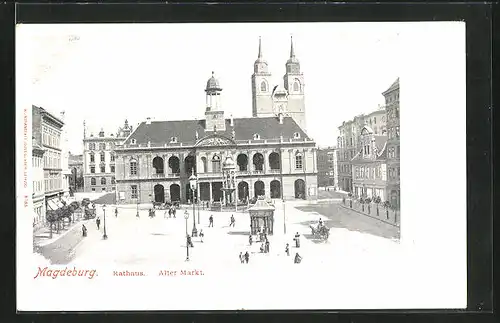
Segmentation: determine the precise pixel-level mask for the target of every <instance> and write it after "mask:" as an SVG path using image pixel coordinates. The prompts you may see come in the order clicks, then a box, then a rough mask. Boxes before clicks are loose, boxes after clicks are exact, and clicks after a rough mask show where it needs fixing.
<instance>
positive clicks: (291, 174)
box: [115, 44, 317, 204]
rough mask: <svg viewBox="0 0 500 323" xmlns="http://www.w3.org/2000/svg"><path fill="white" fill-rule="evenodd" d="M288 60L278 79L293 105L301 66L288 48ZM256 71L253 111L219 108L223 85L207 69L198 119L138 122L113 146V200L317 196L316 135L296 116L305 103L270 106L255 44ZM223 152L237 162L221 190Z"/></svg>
mask: <svg viewBox="0 0 500 323" xmlns="http://www.w3.org/2000/svg"><path fill="white" fill-rule="evenodd" d="M292 46H293V45H292ZM287 66H288V67H289V69H288V71H287V74H286V75H285V78H284V79H285V81H287V82H288V80H289V81H290V86H291V89H287V90H286V91H285V92H283V91H281V92H283V93H285V94H286V95H288V98H289V99H290V100H291V99H293V100H296V101H293V102H295V103H292V104H291V106H290V107H293V109H295V107H294V105H295V104H299V103H297V102H299V101H300V100H302V99H298V98H299V97H300V98H302V96H301V95H302V92H301V91H302V90H303V89H302V88H297V87H298V86H300V84H299V83H297V84H295V83H294V82H295V81H297V80H299V81H300V80H302V74H301V73H300V69H299V63H298V60H297V59H296V58H295V54H294V51H293V49H292V50H291V58H290V60H289V62H287ZM292 67H293V68H292ZM254 72H255V73H254V75H253V76H252V84H253V85H252V86H253V89H254V90H253V98H254V100H253V103H254V104H253V108H252V109H253V117H249V118H233V117H232V116H231V115H230V116H227V115H226V114H225V111H224V110H223V107H222V105H221V95H222V87H221V84H220V83H219V81H218V79H217V78H216V77H215V73H214V72H212V76H211V77H210V78H209V79H208V81H207V83H206V87H205V95H206V107H205V111H204V116H203V117H202V118H201V119H194V120H179V121H174V120H168V121H153V120H151V118H147V119H146V121H144V122H142V123H140V124H139V125H138V127H137V128H136V129H135V130H134V131H132V132H131V134H130V135H129V136H128V137H127V138H126V139H125V140H124V141H123V144H122V145H120V146H117V147H116V149H115V152H116V186H117V197H118V202H119V203H145V202H152V201H155V202H167V201H171V202H176V201H179V202H181V203H185V202H187V201H192V200H194V199H196V200H199V201H210V202H222V203H226V204H227V203H233V204H234V203H235V202H236V201H238V202H245V201H248V199H251V198H253V197H259V196H264V197H265V198H271V199H295V198H298V199H316V198H317V165H316V143H315V142H314V140H313V139H312V138H310V137H309V136H308V135H307V133H306V132H305V129H304V127H302V126H301V124H300V122H305V118H304V119H302V113H305V111H304V110H303V107H302V108H301V111H299V112H300V113H294V111H295V110H293V109H292V110H293V111H292V110H289V109H287V107H286V106H280V107H278V106H275V107H274V108H276V109H274V110H273V106H272V104H273V103H272V102H273V101H272V99H270V98H271V95H272V94H271V91H270V90H269V84H268V83H267V81H268V80H267V79H266V75H268V72H267V63H266V62H265V61H264V60H263V58H262V52H261V49H260V44H259V58H258V59H257V61H256V62H255V64H254ZM292 76H293V78H292ZM288 78H290V79H288ZM296 79H297V80H296ZM297 82H298V81H297ZM301 84H302V83H301ZM286 87H288V85H285V88H286ZM294 87H295V89H296V90H297V91H295V92H297V93H295V92H294ZM200 92H201V91H200ZM257 92H258V93H257ZM268 92H269V97H267V93H268ZM281 92H280V93H281ZM291 92H294V93H291ZM274 94H276V93H274ZM286 95H285V98H286V97H287V96H286ZM294 95H295V96H297V98H295V99H294V98H293V96H294ZM257 97H258V98H257ZM264 97H267V98H264ZM268 99H269V100H268ZM279 100H283V98H281V97H280V98H279ZM279 100H278V101H279ZM297 100H298V101H297ZM280 102H281V101H280ZM290 102H291V101H290ZM290 102H289V103H290ZM267 104H271V106H267ZM297 111H298V110H297ZM298 120H299V121H298ZM227 158H229V159H232V160H234V161H235V162H236V170H235V172H236V182H237V183H235V188H236V189H235V190H234V192H229V193H223V192H224V191H223V190H221V189H222V188H223V181H225V180H226V179H224V178H223V173H222V164H223V163H224V161H225V160H226V159H227ZM193 174H194V175H196V176H197V188H196V190H195V192H194V193H195V194H196V195H194V194H193V191H192V190H191V188H190V185H189V177H190V176H191V175H193Z"/></svg>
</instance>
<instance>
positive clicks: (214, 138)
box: [196, 135, 236, 147]
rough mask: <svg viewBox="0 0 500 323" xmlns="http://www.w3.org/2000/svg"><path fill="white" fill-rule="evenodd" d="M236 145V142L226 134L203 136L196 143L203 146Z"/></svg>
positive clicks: (197, 145)
mask: <svg viewBox="0 0 500 323" xmlns="http://www.w3.org/2000/svg"><path fill="white" fill-rule="evenodd" d="M233 145H236V143H235V142H234V141H233V140H231V139H229V138H227V137H224V136H219V135H210V136H207V137H204V138H201V139H200V140H198V142H197V143H196V147H201V146H233Z"/></svg>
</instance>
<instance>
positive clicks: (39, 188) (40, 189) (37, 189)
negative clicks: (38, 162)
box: [33, 180, 43, 193]
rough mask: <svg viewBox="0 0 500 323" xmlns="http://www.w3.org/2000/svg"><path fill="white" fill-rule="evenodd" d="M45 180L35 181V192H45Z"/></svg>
mask: <svg viewBox="0 0 500 323" xmlns="http://www.w3.org/2000/svg"><path fill="white" fill-rule="evenodd" d="M42 185H43V181H41V180H40V181H33V193H40V192H43V187H42Z"/></svg>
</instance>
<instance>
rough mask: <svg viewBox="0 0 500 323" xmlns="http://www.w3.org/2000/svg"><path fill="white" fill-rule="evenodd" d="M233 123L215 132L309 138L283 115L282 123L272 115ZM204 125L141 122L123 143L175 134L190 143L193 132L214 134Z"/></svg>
mask: <svg viewBox="0 0 500 323" xmlns="http://www.w3.org/2000/svg"><path fill="white" fill-rule="evenodd" d="M233 122H234V127H231V120H230V119H226V129H225V131H219V130H218V131H217V134H218V135H221V136H225V137H227V138H232V132H233V129H234V134H235V138H234V139H235V140H253V139H254V134H258V135H259V137H260V139H262V140H263V139H279V138H280V136H283V140H289V139H291V138H294V133H296V132H297V133H299V135H300V138H301V139H306V138H307V139H308V140H310V138H309V137H308V136H307V135H306V134H305V132H304V131H303V130H302V129H301V128H300V127H299V126H298V125H297V123H295V121H294V120H293V118H291V117H284V118H283V124H280V123H279V119H278V118H274V117H267V118H239V119H234V121H233ZM204 126H205V120H180V121H151V123H149V124H147V123H146V122H142V123H141V124H140V125H139V126H138V127H137V129H136V130H135V131H134V132H133V133H132V134H131V135H130V136H129V137H128V138H127V140H126V141H125V142H124V143H125V144H127V145H128V144H130V143H131V141H132V139H135V140H136V144H147V143H148V142H150V143H151V144H152V145H153V144H164V143H168V142H170V140H171V138H172V137H176V138H177V142H178V143H183V144H194V143H195V142H196V141H197V140H196V133H198V138H199V139H201V138H203V137H205V136H208V135H212V134H214V132H213V130H212V129H207V131H205V127H204Z"/></svg>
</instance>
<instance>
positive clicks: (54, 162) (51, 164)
mask: <svg viewBox="0 0 500 323" xmlns="http://www.w3.org/2000/svg"><path fill="white" fill-rule="evenodd" d="M43 164H44V167H46V168H61V153H59V152H55V151H46V152H45V154H44V155H43Z"/></svg>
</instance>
